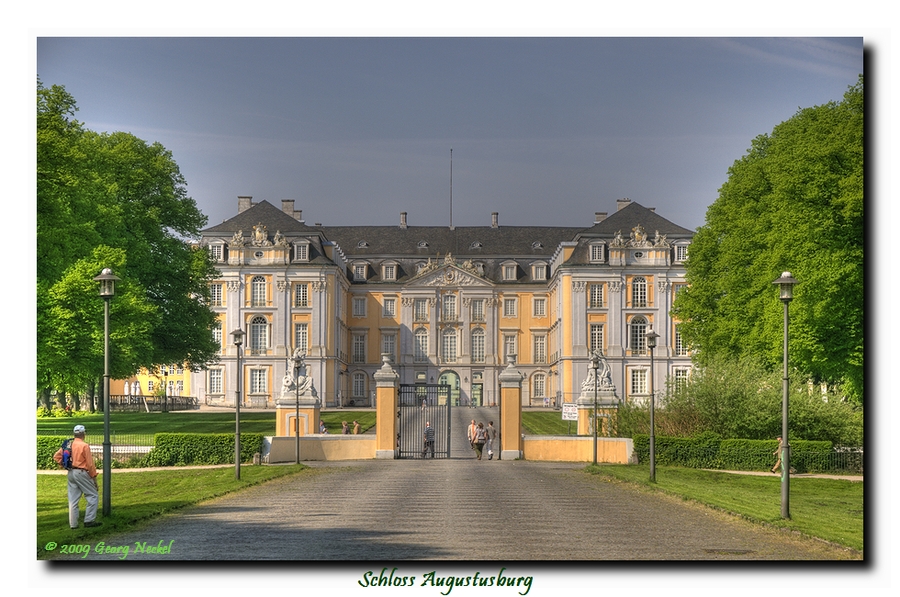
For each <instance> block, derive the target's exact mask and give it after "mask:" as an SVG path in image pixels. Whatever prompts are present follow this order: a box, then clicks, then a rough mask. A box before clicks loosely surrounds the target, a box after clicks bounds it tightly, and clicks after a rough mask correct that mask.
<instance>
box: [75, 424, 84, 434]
mask: <svg viewBox="0 0 900 597" xmlns="http://www.w3.org/2000/svg"><path fill="white" fill-rule="evenodd" d="M73 433H84V425H75V430H74V431H73Z"/></svg>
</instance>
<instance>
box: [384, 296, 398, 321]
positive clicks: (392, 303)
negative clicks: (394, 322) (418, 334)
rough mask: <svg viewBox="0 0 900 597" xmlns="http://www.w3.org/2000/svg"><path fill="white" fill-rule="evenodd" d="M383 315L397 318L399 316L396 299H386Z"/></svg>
mask: <svg viewBox="0 0 900 597" xmlns="http://www.w3.org/2000/svg"><path fill="white" fill-rule="evenodd" d="M382 315H383V316H384V317H396V316H397V299H394V298H386V299H384V310H383V311H382Z"/></svg>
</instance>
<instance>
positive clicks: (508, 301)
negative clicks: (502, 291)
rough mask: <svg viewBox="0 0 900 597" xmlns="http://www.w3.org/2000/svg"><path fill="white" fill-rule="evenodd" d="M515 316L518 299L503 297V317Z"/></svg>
mask: <svg viewBox="0 0 900 597" xmlns="http://www.w3.org/2000/svg"><path fill="white" fill-rule="evenodd" d="M515 316H516V299H514V298H505V299H503V317H515Z"/></svg>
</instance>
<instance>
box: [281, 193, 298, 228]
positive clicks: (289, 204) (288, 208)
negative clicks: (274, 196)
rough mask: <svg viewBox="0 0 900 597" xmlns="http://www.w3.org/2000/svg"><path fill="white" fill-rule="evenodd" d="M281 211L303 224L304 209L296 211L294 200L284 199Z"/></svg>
mask: <svg viewBox="0 0 900 597" xmlns="http://www.w3.org/2000/svg"><path fill="white" fill-rule="evenodd" d="M281 211H283V212H284V213H286V214H287V215H289V216H291V217H292V218H294V219H295V220H297V221H299V222H301V223H303V210H302V209H294V200H293V199H282V200H281Z"/></svg>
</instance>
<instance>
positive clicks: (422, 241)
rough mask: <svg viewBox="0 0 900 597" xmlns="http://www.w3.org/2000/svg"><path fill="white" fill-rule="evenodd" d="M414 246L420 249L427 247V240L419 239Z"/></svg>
mask: <svg viewBox="0 0 900 597" xmlns="http://www.w3.org/2000/svg"><path fill="white" fill-rule="evenodd" d="M416 246H417V247H419V248H420V249H427V248H428V241H427V240H420V241H419V243H418V244H417V245H416Z"/></svg>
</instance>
